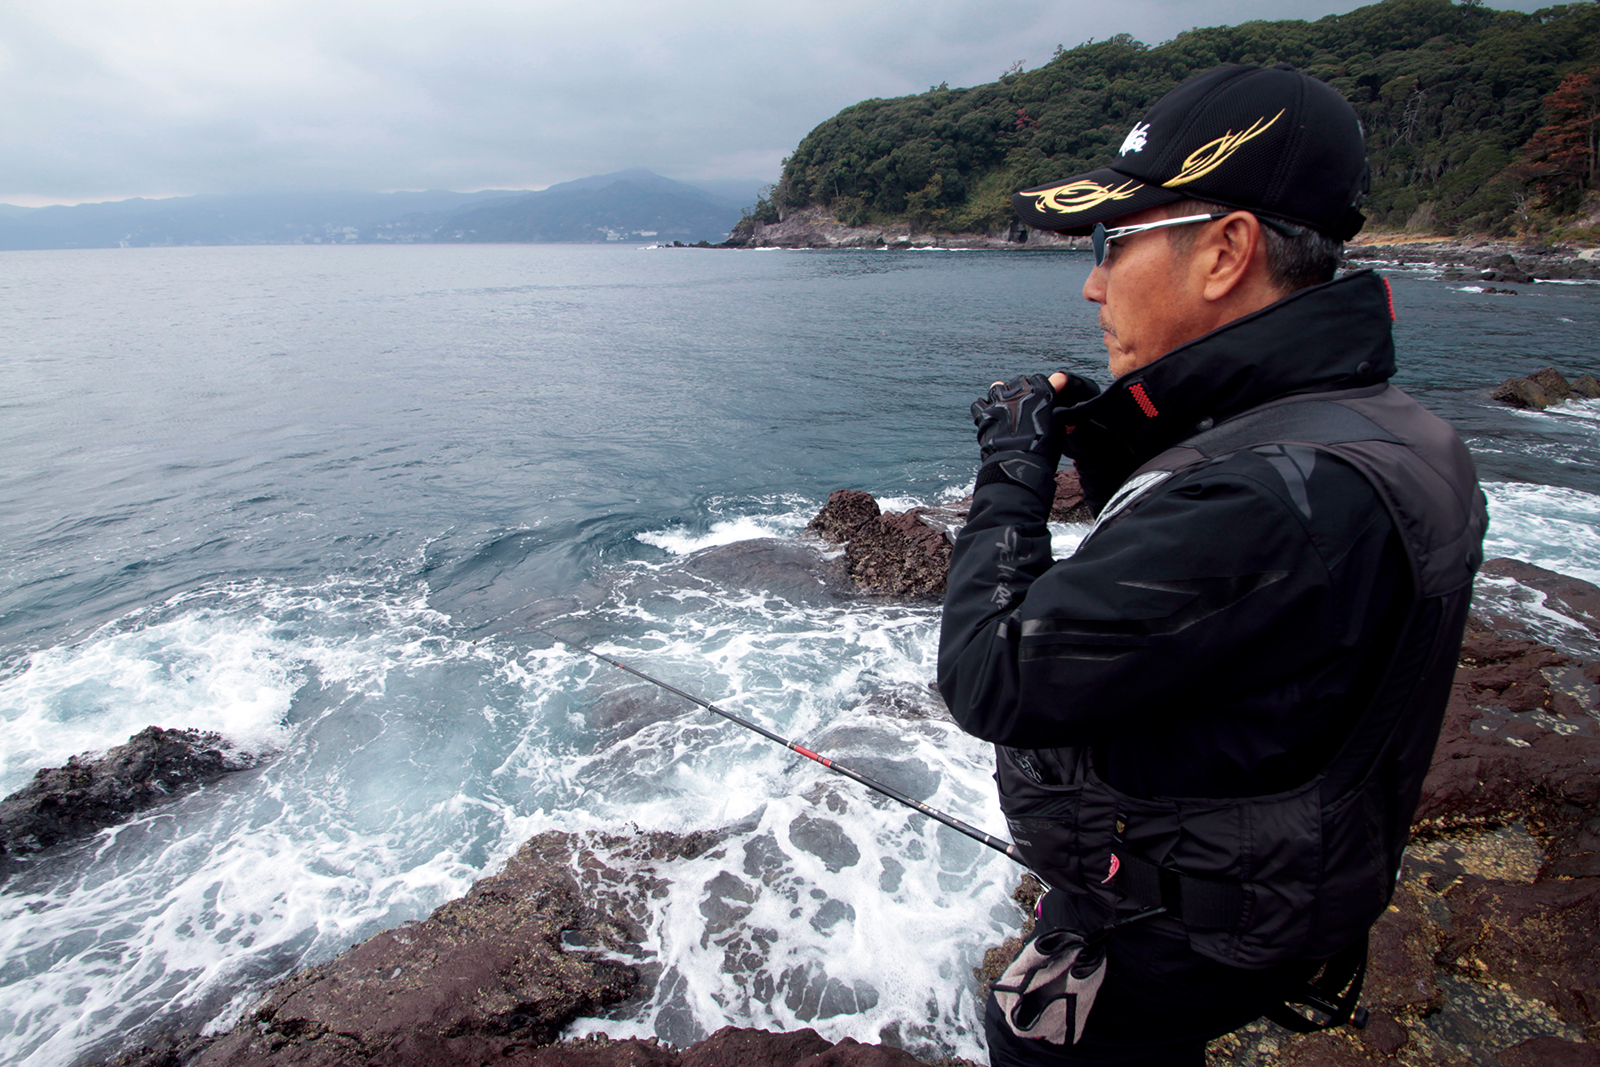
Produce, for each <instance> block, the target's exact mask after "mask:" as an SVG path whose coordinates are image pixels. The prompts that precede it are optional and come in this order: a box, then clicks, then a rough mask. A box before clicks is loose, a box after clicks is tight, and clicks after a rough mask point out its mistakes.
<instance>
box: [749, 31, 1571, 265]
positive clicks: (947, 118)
mask: <svg viewBox="0 0 1600 1067" xmlns="http://www.w3.org/2000/svg"><path fill="white" fill-rule="evenodd" d="M1283 62H1287V63H1291V64H1293V65H1294V66H1295V67H1296V68H1298V69H1300V70H1302V71H1304V72H1306V73H1307V74H1310V75H1311V76H1313V77H1316V78H1320V79H1322V80H1323V81H1326V82H1328V83H1329V84H1330V85H1332V86H1333V87H1335V88H1336V89H1338V90H1339V91H1340V92H1341V93H1343V94H1344V95H1345V96H1346V97H1347V98H1348V99H1349V100H1350V101H1351V103H1352V104H1354V105H1355V108H1356V110H1357V112H1358V113H1359V114H1360V116H1361V121H1362V123H1363V125H1364V127H1365V129H1366V134H1367V149H1368V152H1369V155H1370V158H1371V162H1372V179H1373V180H1372V192H1371V195H1370V196H1369V198H1368V200H1367V203H1366V205H1365V211H1366V213H1367V216H1368V219H1369V226H1370V227H1372V228H1374V229H1385V230H1402V229H1410V230H1413V231H1417V232H1425V233H1455V234H1469V233H1476V234H1493V235H1499V236H1510V235H1513V234H1523V235H1534V234H1543V235H1547V236H1566V237H1573V236H1579V237H1581V236H1597V235H1600V234H1597V230H1596V223H1597V221H1600V182H1597V175H1596V162H1597V155H1596V151H1597V149H1596V132H1597V127H1600V3H1597V2H1596V0H1582V2H1579V3H1570V4H1564V5H1560V6H1556V7H1549V8H1545V9H1542V10H1540V11H1537V12H1535V13H1533V14H1524V13H1521V12H1514V11H1499V10H1495V9H1493V8H1489V7H1486V6H1484V5H1483V4H1482V3H1481V2H1480V0H1461V2H1459V3H1452V2H1451V0H1382V2H1380V3H1376V4H1372V5H1370V6H1368V7H1363V8H1359V9H1357V10H1355V11H1352V12H1350V13H1349V14H1346V15H1329V16H1327V17H1326V18H1322V19H1319V20H1317V21H1316V22H1306V21H1302V20H1285V21H1279V22H1266V21H1260V22H1247V23H1243V24H1241V25H1238V26H1219V27H1211V28H1206V29H1194V30H1190V31H1188V32H1186V33H1182V34H1179V35H1178V36H1177V37H1175V38H1174V39H1172V40H1171V41H1168V42H1166V43H1164V44H1159V45H1155V46H1153V47H1152V46H1148V45H1145V44H1143V43H1141V42H1139V41H1137V40H1134V39H1133V38H1132V37H1131V36H1129V35H1127V34H1120V35H1118V36H1116V37H1113V38H1111V39H1110V40H1107V41H1091V42H1089V43H1086V44H1082V45H1079V46H1077V47H1076V48H1070V49H1069V48H1064V47H1058V48H1057V50H1056V54H1055V56H1054V58H1052V59H1051V60H1050V61H1049V62H1048V63H1046V64H1045V65H1044V66H1042V67H1039V68H1038V69H1036V70H1028V71H1025V70H1020V69H1015V70H1011V71H1008V72H1006V73H1005V74H1003V75H1002V76H1001V77H1000V78H999V79H998V80H997V81H994V82H991V83H989V84H986V85H978V86H974V87H972V88H967V89H951V88H949V87H948V86H946V85H939V86H935V87H933V88H930V89H929V90H928V91H927V92H925V93H919V94H917V95H915V96H906V97H900V98H897V99H891V100H883V99H874V100H866V101H863V102H862V103H859V104H855V105H853V106H851V107H848V108H845V109H844V110H843V111H841V112H840V113H839V114H837V115H835V116H834V117H832V118H830V119H828V120H827V121H826V122H823V123H822V124H821V125H820V126H818V127H817V128H816V129H814V130H812V131H811V133H809V134H807V135H806V137H805V138H804V139H803V140H802V141H801V142H800V144H799V146H798V147H797V148H796V149H795V150H794V153H793V154H792V155H791V156H789V158H788V159H786V160H785V161H784V167H783V173H782V176H781V178H780V179H779V181H778V182H777V183H776V184H775V185H774V186H773V187H772V188H771V189H770V191H769V192H768V194H767V195H766V196H764V197H763V198H762V199H761V200H759V201H758V202H757V204H756V205H755V207H754V208H752V209H751V211H750V212H749V213H748V214H747V215H746V217H745V219H744V220H742V221H741V228H743V229H744V230H745V231H746V232H748V231H749V230H750V229H751V228H753V226H754V224H755V223H757V222H762V223H771V222H777V221H778V220H779V219H780V218H781V217H783V216H785V215H787V214H788V213H790V212H792V211H795V210H798V209H800V208H806V207H816V208H823V209H825V210H826V211H827V213H829V214H831V215H832V216H834V217H835V218H837V219H838V220H839V221H840V222H842V223H845V224H846V225H850V226H867V225H878V224H884V223H892V222H893V223H901V224H905V223H909V224H910V225H911V226H912V227H913V228H914V229H918V230H925V231H933V232H944V233H996V232H1002V231H1005V230H1007V229H1008V228H1009V227H1011V226H1012V225H1013V224H1014V221H1015V216H1014V215H1013V214H1012V211H1011V206H1010V202H1009V197H1010V194H1011V193H1012V192H1013V191H1014V190H1017V189H1021V188H1026V187H1028V186H1032V185H1039V184H1043V183H1045V182H1048V181H1053V180H1056V179H1060V178H1063V177H1067V176H1070V175H1072V174H1075V173H1078V172H1080V171H1084V170H1088V169H1091V168H1093V167H1097V166H1103V165H1104V164H1105V163H1107V162H1109V161H1110V160H1111V158H1112V157H1113V156H1114V154H1115V151H1116V147H1117V145H1119V144H1120V143H1121V142H1122V139H1123V137H1124V136H1125V135H1126V134H1127V130H1128V127H1129V125H1130V124H1131V123H1132V122H1133V121H1134V120H1135V119H1136V118H1137V117H1138V116H1139V115H1140V114H1142V113H1143V112H1144V110H1145V109H1146V108H1148V107H1149V106H1150V105H1151V104H1152V103H1154V102H1155V101H1156V100H1158V99H1159V98H1160V97H1161V96H1162V95H1163V94H1164V93H1166V92H1167V91H1168V90H1169V89H1171V88H1172V87H1173V86H1175V85H1177V84H1178V83H1179V82H1181V81H1182V80H1184V79H1185V78H1187V77H1188V76H1190V75H1191V74H1194V73H1196V72H1198V71H1202V70H1206V69H1209V68H1211V67H1214V66H1217V65H1219V64H1223V63H1253V64H1258V65H1262V66H1269V65H1272V64H1274V63H1283ZM736 232H737V231H736Z"/></svg>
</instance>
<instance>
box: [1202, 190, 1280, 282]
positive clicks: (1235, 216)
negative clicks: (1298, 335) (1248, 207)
mask: <svg viewBox="0 0 1600 1067" xmlns="http://www.w3.org/2000/svg"><path fill="white" fill-rule="evenodd" d="M1196 245H1197V246H1198V247H1196V249H1195V253H1196V254H1195V269H1196V270H1197V271H1200V272H1201V274H1202V277H1201V278H1200V279H1199V280H1200V283H1201V292H1202V294H1203V295H1204V296H1205V298H1206V299H1207V300H1209V301H1211V302H1212V303H1219V302H1220V303H1228V302H1231V301H1235V300H1238V299H1240V298H1243V299H1245V300H1246V301H1248V302H1252V303H1254V302H1255V301H1257V300H1259V299H1260V297H1261V296H1263V295H1265V294H1263V293H1261V292H1259V290H1260V289H1261V288H1262V287H1263V286H1266V287H1267V288H1271V285H1270V279H1271V269H1270V268H1269V266H1268V264H1267V245H1266V240H1265V238H1264V236H1263V235H1262V232H1261V221H1260V220H1259V219H1257V218H1256V217H1255V216H1254V215H1252V214H1251V213H1250V212H1248V211H1235V212H1233V213H1232V214H1231V215H1228V216H1226V217H1225V218H1223V219H1221V220H1220V225H1216V226H1207V227H1205V229H1204V230H1203V231H1202V234H1201V236H1200V238H1199V240H1198V241H1197V242H1196ZM1276 299H1277V296H1275V295H1274V296H1272V298H1271V299H1269V300H1267V301H1266V303H1271V302H1272V300H1276Z"/></svg>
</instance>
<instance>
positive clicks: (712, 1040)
mask: <svg viewBox="0 0 1600 1067" xmlns="http://www.w3.org/2000/svg"><path fill="white" fill-rule="evenodd" d="M832 1047H833V1046H832V1045H831V1044H830V1043H829V1042H827V1041H825V1040H824V1039H823V1038H822V1037H821V1036H820V1035H818V1033H817V1032H816V1031H815V1030H809V1029H808V1030H795V1031H792V1032H790V1033H781V1034H780V1033H773V1032H771V1031H769V1030H751V1029H742V1028H740V1027H736V1026H724V1027H723V1028H722V1029H721V1030H718V1031H717V1032H716V1033H714V1034H712V1035H711V1036H710V1037H708V1038H706V1039H705V1040H704V1041H702V1042H700V1043H699V1044H698V1045H695V1046H694V1047H693V1048H690V1049H686V1050H685V1051H684V1053H683V1055H682V1057H681V1058H680V1059H679V1061H678V1064H679V1067H790V1065H791V1064H796V1063H799V1062H800V1061H801V1060H804V1059H806V1058H807V1057H809V1056H815V1055H818V1054H819V1053H823V1052H826V1051H828V1050H829V1049H830V1048H832Z"/></svg>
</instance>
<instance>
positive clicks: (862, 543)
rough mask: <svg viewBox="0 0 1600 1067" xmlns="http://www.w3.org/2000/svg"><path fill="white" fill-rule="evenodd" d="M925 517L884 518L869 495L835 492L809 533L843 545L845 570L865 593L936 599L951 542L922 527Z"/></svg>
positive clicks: (914, 512) (914, 513) (916, 512)
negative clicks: (932, 597) (934, 597)
mask: <svg viewBox="0 0 1600 1067" xmlns="http://www.w3.org/2000/svg"><path fill="white" fill-rule="evenodd" d="M924 511H925V509H923V508H912V509H911V510H910V511H907V512H904V513H900V512H892V511H891V512H889V513H888V514H884V513H883V512H882V511H881V510H880V509H879V508H878V502H877V501H876V500H874V499H873V498H872V495H871V494H870V493H863V492H861V491H860V490H857V489H835V490H834V491H833V492H832V493H830V494H828V503H827V504H825V505H824V506H823V508H822V510H821V511H820V512H818V513H817V517H816V518H814V519H812V520H811V524H810V525H809V526H808V527H807V529H810V530H813V531H815V532H817V533H819V534H821V535H822V536H823V537H825V538H827V539H828V540H830V541H833V542H835V543H838V542H844V543H845V563H846V566H847V567H848V569H849V572H850V577H851V579H852V580H853V581H854V582H855V584H856V588H857V589H859V590H861V591H862V592H866V593H873V594H878V595H887V596H911V597H928V596H938V595H939V594H941V593H943V592H944V580H945V574H946V573H947V572H948V571H949V570H950V539H949V538H948V537H947V536H945V533H944V531H943V530H942V529H939V528H937V527H935V526H930V525H929V524H928V523H926V522H924V521H922V515H923V512H924Z"/></svg>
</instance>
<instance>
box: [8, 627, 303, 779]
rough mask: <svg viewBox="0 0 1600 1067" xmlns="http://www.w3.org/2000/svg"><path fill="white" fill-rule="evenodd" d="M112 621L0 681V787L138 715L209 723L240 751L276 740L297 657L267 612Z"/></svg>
mask: <svg viewBox="0 0 1600 1067" xmlns="http://www.w3.org/2000/svg"><path fill="white" fill-rule="evenodd" d="M118 629H119V627H118V625H116V624H113V626H111V627H107V628H105V629H104V630H102V631H101V633H99V634H96V635H93V636H91V637H89V638H88V639H87V640H85V641H82V642H80V643H78V644H75V645H71V646H67V647H63V648H48V649H43V650H40V651H38V652H35V653H33V654H32V655H31V656H29V657H28V661H27V664H26V666H25V667H24V668H23V669H22V670H21V671H19V672H18V673H16V674H14V675H12V676H10V677H8V678H6V679H5V680H3V681H0V721H3V722H4V724H5V728H4V730H0V794H4V793H9V792H11V791H13V790H15V789H17V788H18V787H20V786H21V784H22V783H23V782H24V781H25V780H26V779H27V778H28V777H30V776H31V775H32V773H33V772H34V771H35V770H36V769H38V768H40V767H53V766H59V765H61V764H63V763H65V762H66V761H67V758H68V757H69V756H72V755H75V754H78V753H82V752H98V751H104V750H105V749H107V748H110V747H111V746H113V745H119V744H121V743H122V742H124V741H126V740H127V739H128V738H129V736H131V735H132V734H135V733H137V732H138V731H140V730H142V729H144V728H145V727H146V726H162V727H167V728H191V729H200V730H214V731H216V732H217V733H220V734H222V735H223V736H224V737H226V738H227V739H228V740H230V741H232V742H233V743H234V744H235V745H236V746H238V747H240V748H242V749H245V750H255V751H264V750H272V749H276V748H279V747H281V746H282V745H283V742H284V740H285V737H286V732H285V730H284V727H283V717H284V715H285V714H286V713H287V712H288V710H289V703H290V700H291V698H292V697H293V696H294V692H295V690H296V689H298V688H299V686H300V684H301V682H302V681H303V680H304V673H303V669H302V668H303V665H304V661H303V657H302V656H301V655H300V654H299V652H298V651H297V650H296V649H295V647H294V642H293V641H292V640H288V639H285V638H284V637H283V636H282V635H280V634H277V633H275V632H274V631H275V629H276V627H275V625H274V624H273V623H272V622H271V621H270V620H268V619H266V618H261V617H256V618H237V617H229V616H218V615H215V614H212V613H204V614H198V615H191V616H188V617H184V618H180V619H177V620H174V621H172V622H167V623H162V624H159V625H156V626H151V627H148V628H140V629H135V630H132V631H128V632H117V631H118Z"/></svg>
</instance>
